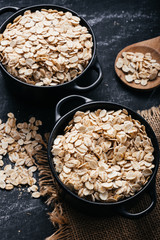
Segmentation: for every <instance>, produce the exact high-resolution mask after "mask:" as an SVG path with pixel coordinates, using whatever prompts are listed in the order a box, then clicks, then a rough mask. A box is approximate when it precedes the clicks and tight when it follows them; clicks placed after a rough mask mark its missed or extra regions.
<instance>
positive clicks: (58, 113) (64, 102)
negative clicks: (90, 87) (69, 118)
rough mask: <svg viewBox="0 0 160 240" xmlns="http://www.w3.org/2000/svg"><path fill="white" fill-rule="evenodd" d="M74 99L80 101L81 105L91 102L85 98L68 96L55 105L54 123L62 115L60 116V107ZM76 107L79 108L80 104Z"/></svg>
mask: <svg viewBox="0 0 160 240" xmlns="http://www.w3.org/2000/svg"><path fill="white" fill-rule="evenodd" d="M76 99H79V100H82V101H83V103H87V102H90V101H92V100H91V99H90V98H86V97H84V96H81V95H70V96H67V97H64V98H62V99H61V100H60V101H59V102H58V103H57V105H56V108H55V121H57V120H58V119H59V118H61V117H62V116H63V114H61V108H62V105H64V104H66V103H67V102H69V101H70V100H72V101H75V100H76ZM77 105H78V106H79V105H80V104H77ZM71 110H72V109H71Z"/></svg>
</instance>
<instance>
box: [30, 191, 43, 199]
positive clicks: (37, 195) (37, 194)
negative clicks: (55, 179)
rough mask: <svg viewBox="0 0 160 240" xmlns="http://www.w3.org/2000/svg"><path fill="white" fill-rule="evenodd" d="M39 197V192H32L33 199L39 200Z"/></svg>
mask: <svg viewBox="0 0 160 240" xmlns="http://www.w3.org/2000/svg"><path fill="white" fill-rule="evenodd" d="M40 196H41V194H40V192H33V193H32V197H33V198H39V197H40Z"/></svg>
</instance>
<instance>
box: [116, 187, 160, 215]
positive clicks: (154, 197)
mask: <svg viewBox="0 0 160 240" xmlns="http://www.w3.org/2000/svg"><path fill="white" fill-rule="evenodd" d="M147 193H148V194H149V196H150V198H151V204H150V205H149V206H148V207H147V208H146V209H145V210H143V211H142V212H138V213H130V212H128V211H127V210H126V209H125V206H121V207H120V208H119V209H117V210H118V212H119V213H120V214H121V215H122V216H124V217H127V218H132V219H135V218H139V217H142V216H144V215H146V214H147V213H149V212H150V211H152V210H153V208H154V207H155V205H156V201H157V195H156V185H155V183H154V184H153V185H152V186H151V187H150V188H149V190H148V191H147Z"/></svg>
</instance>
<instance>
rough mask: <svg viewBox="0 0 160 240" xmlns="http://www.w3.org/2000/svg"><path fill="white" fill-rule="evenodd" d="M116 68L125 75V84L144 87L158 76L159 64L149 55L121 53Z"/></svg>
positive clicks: (159, 71)
mask: <svg viewBox="0 0 160 240" xmlns="http://www.w3.org/2000/svg"><path fill="white" fill-rule="evenodd" d="M116 67H117V68H119V69H122V71H123V72H124V73H125V79H126V81H127V82H134V83H136V84H141V85H142V86H146V85H147V83H148V81H152V80H155V79H156V78H157V77H158V76H159V75H160V64H159V63H157V62H156V60H155V59H152V56H151V54H150V53H146V54H143V53H139V52H135V53H133V52H123V53H122V57H120V58H118V61H117V63H116Z"/></svg>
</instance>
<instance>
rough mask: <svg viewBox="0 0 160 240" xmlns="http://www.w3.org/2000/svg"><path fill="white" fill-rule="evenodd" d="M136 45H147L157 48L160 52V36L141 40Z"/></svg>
mask: <svg viewBox="0 0 160 240" xmlns="http://www.w3.org/2000/svg"><path fill="white" fill-rule="evenodd" d="M135 45H138V46H147V47H150V48H153V49H154V50H156V51H157V52H158V53H159V54H160V36H158V37H155V38H151V39H149V40H146V41H142V42H139V43H137V44H135Z"/></svg>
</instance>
